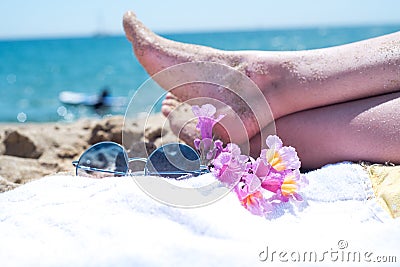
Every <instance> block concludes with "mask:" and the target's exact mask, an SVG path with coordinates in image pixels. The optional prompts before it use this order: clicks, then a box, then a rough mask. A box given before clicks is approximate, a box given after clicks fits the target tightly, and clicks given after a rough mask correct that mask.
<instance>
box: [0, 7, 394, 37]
mask: <svg viewBox="0 0 400 267" xmlns="http://www.w3.org/2000/svg"><path fill="white" fill-rule="evenodd" d="M127 10H133V11H135V13H136V14H137V16H138V17H139V19H140V20H142V22H144V24H145V25H147V26H148V27H149V28H150V29H152V30H154V31H156V32H158V33H177V32H193V31H215V30H236V29H240V30H245V29H271V28H288V27H326V26H343V25H346V26H352V25H366V24H367V25H375V24H400V13H399V11H400V1H398V0H329V1H328V0H274V1H272V0H246V1H245V0H165V1H162V0H155V1H151V0H63V1H61V0H1V2H0V39H20V38H48V37H67V36H85V35H92V34H96V33H108V34H123V29H122V16H123V14H124V12H125V11H127Z"/></svg>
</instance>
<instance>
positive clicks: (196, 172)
mask: <svg viewBox="0 0 400 267" xmlns="http://www.w3.org/2000/svg"><path fill="white" fill-rule="evenodd" d="M104 144H110V145H115V146H117V147H119V148H120V149H121V150H122V151H123V154H124V159H125V163H126V164H127V167H128V171H127V172H119V171H111V170H105V169H99V168H93V167H87V166H82V165H79V162H80V160H81V159H82V157H84V156H85V155H86V154H87V153H89V152H90V150H91V149H92V148H95V147H97V146H100V145H104ZM176 144H178V145H179V146H186V147H188V148H190V149H191V150H192V151H193V152H194V153H196V155H197V157H198V159H199V160H200V155H199V154H198V153H197V152H196V150H194V149H193V148H192V147H190V146H188V145H186V144H183V143H168V144H165V145H162V146H161V147H159V148H157V149H155V150H154V151H153V152H152V153H150V155H149V156H148V157H147V158H129V157H128V154H127V152H126V150H125V148H124V147H123V146H122V145H120V144H118V143H115V142H111V141H103V142H99V143H96V144H94V145H92V146H90V147H89V148H88V149H86V150H85V151H84V152H83V153H82V155H81V156H80V157H79V159H78V160H74V161H72V165H73V166H74V167H75V168H76V169H75V175H76V176H78V170H79V169H82V170H85V171H94V172H104V173H112V174H114V175H120V176H129V175H131V176H132V175H156V176H163V175H179V174H182V178H181V177H178V178H173V179H176V180H181V179H186V178H190V177H192V176H198V175H201V174H205V173H209V172H210V171H209V170H208V168H207V166H205V165H202V164H200V168H199V169H198V170H194V171H170V172H165V171H164V172H146V167H145V169H144V170H143V171H139V172H131V171H130V169H129V163H131V162H135V161H141V162H144V163H145V164H147V163H148V162H149V159H150V158H151V157H152V156H153V155H154V153H156V152H157V151H158V150H160V149H163V148H165V147H167V146H170V145H176ZM186 176H188V177H186Z"/></svg>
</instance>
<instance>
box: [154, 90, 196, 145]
mask: <svg viewBox="0 0 400 267" xmlns="http://www.w3.org/2000/svg"><path fill="white" fill-rule="evenodd" d="M161 112H162V114H163V115H164V116H165V117H167V118H168V120H169V123H170V127H171V130H172V132H173V133H174V134H175V135H176V136H178V137H179V138H180V139H181V140H183V141H184V142H185V143H187V144H188V145H190V146H193V140H194V139H195V138H196V137H199V132H198V131H197V130H196V124H197V120H196V117H195V116H194V114H193V112H192V110H191V105H189V104H187V103H182V102H180V101H179V100H178V99H177V98H176V96H174V95H173V94H171V93H167V95H166V96H165V99H164V101H163V102H162V107H161Z"/></svg>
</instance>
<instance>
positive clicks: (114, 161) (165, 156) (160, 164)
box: [72, 141, 209, 179]
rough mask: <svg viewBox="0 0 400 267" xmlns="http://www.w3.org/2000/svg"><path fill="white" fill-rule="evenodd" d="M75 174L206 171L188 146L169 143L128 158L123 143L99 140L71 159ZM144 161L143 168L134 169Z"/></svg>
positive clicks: (176, 174)
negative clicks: (144, 155)
mask: <svg viewBox="0 0 400 267" xmlns="http://www.w3.org/2000/svg"><path fill="white" fill-rule="evenodd" d="M72 164H73V165H74V166H75V167H76V175H78V176H84V177H93V178H103V177H110V176H127V175H152V176H162V177H167V178H174V179H186V178H190V177H193V176H198V175H200V174H204V173H208V172H209V170H208V168H207V166H205V165H202V164H201V160H200V156H199V154H198V153H197V152H196V151H195V150H194V149H193V148H191V147H190V146H188V145H185V144H181V143H170V144H166V145H163V146H161V147H159V148H157V149H156V150H154V151H153V152H152V153H151V154H150V156H148V158H129V157H128V153H127V152H126V150H125V149H124V147H123V146H121V145H120V144H117V143H114V142H108V141H106V142H100V143H97V144H95V145H93V146H91V147H89V148H88V149H87V150H86V151H85V152H83V154H82V155H81V156H80V158H79V160H77V161H73V162H72ZM138 164H139V165H140V164H142V165H143V164H144V167H143V170H142V171H140V172H137V171H133V170H137V167H138Z"/></svg>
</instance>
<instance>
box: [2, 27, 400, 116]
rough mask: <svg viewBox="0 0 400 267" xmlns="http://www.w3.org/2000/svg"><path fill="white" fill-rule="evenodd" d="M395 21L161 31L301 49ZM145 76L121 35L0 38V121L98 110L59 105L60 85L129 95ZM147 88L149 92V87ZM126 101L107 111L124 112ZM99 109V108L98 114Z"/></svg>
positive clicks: (236, 45) (218, 42)
mask: <svg viewBox="0 0 400 267" xmlns="http://www.w3.org/2000/svg"><path fill="white" fill-rule="evenodd" d="M399 30H400V25H387V26H363V27H336V28H309V29H280V30H257V31H229V32H208V33H207V32H204V33H181V34H165V35H164V36H165V37H167V38H170V39H173V40H176V41H181V42H187V43H194V44H201V45H207V46H211V47H214V48H219V49H224V50H303V49H313V48H323V47H329V46H333V45H340V44H345V43H349V42H354V41H359V40H363V39H366V38H371V37H375V36H379V35H383V34H387V33H392V32H395V31H399ZM148 78H149V76H148V75H147V73H146V72H145V70H144V69H143V68H142V67H141V65H140V64H139V63H138V61H137V60H136V58H135V57H134V55H133V52H132V47H131V45H130V43H129V42H128V41H127V39H126V38H125V37H124V36H110V37H101V38H98V37H97V38H96V37H87V38H70V39H68V38H64V39H46V40H45V39H43V40H41V39H36V40H13V41H7V40H3V41H1V40H0V122H46V121H60V120H74V119H77V118H80V117H83V116H98V115H97V113H96V112H95V111H94V110H93V109H91V108H87V107H80V106H69V105H63V104H62V103H61V102H60V101H59V99H58V95H59V93H60V92H62V91H74V92H84V93H89V94H98V93H99V92H100V90H101V88H103V87H104V86H108V87H109V88H110V89H111V93H112V95H114V96H124V97H127V99H128V100H129V98H130V97H131V96H132V95H133V94H134V92H135V91H136V90H137V89H138V88H139V87H140V85H141V84H142V83H143V82H145V81H146V80H147V79H148ZM149 94H151V92H149ZM124 112H125V107H121V108H118V109H113V110H108V111H106V113H107V114H124ZM102 115H104V113H103V114H102Z"/></svg>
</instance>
